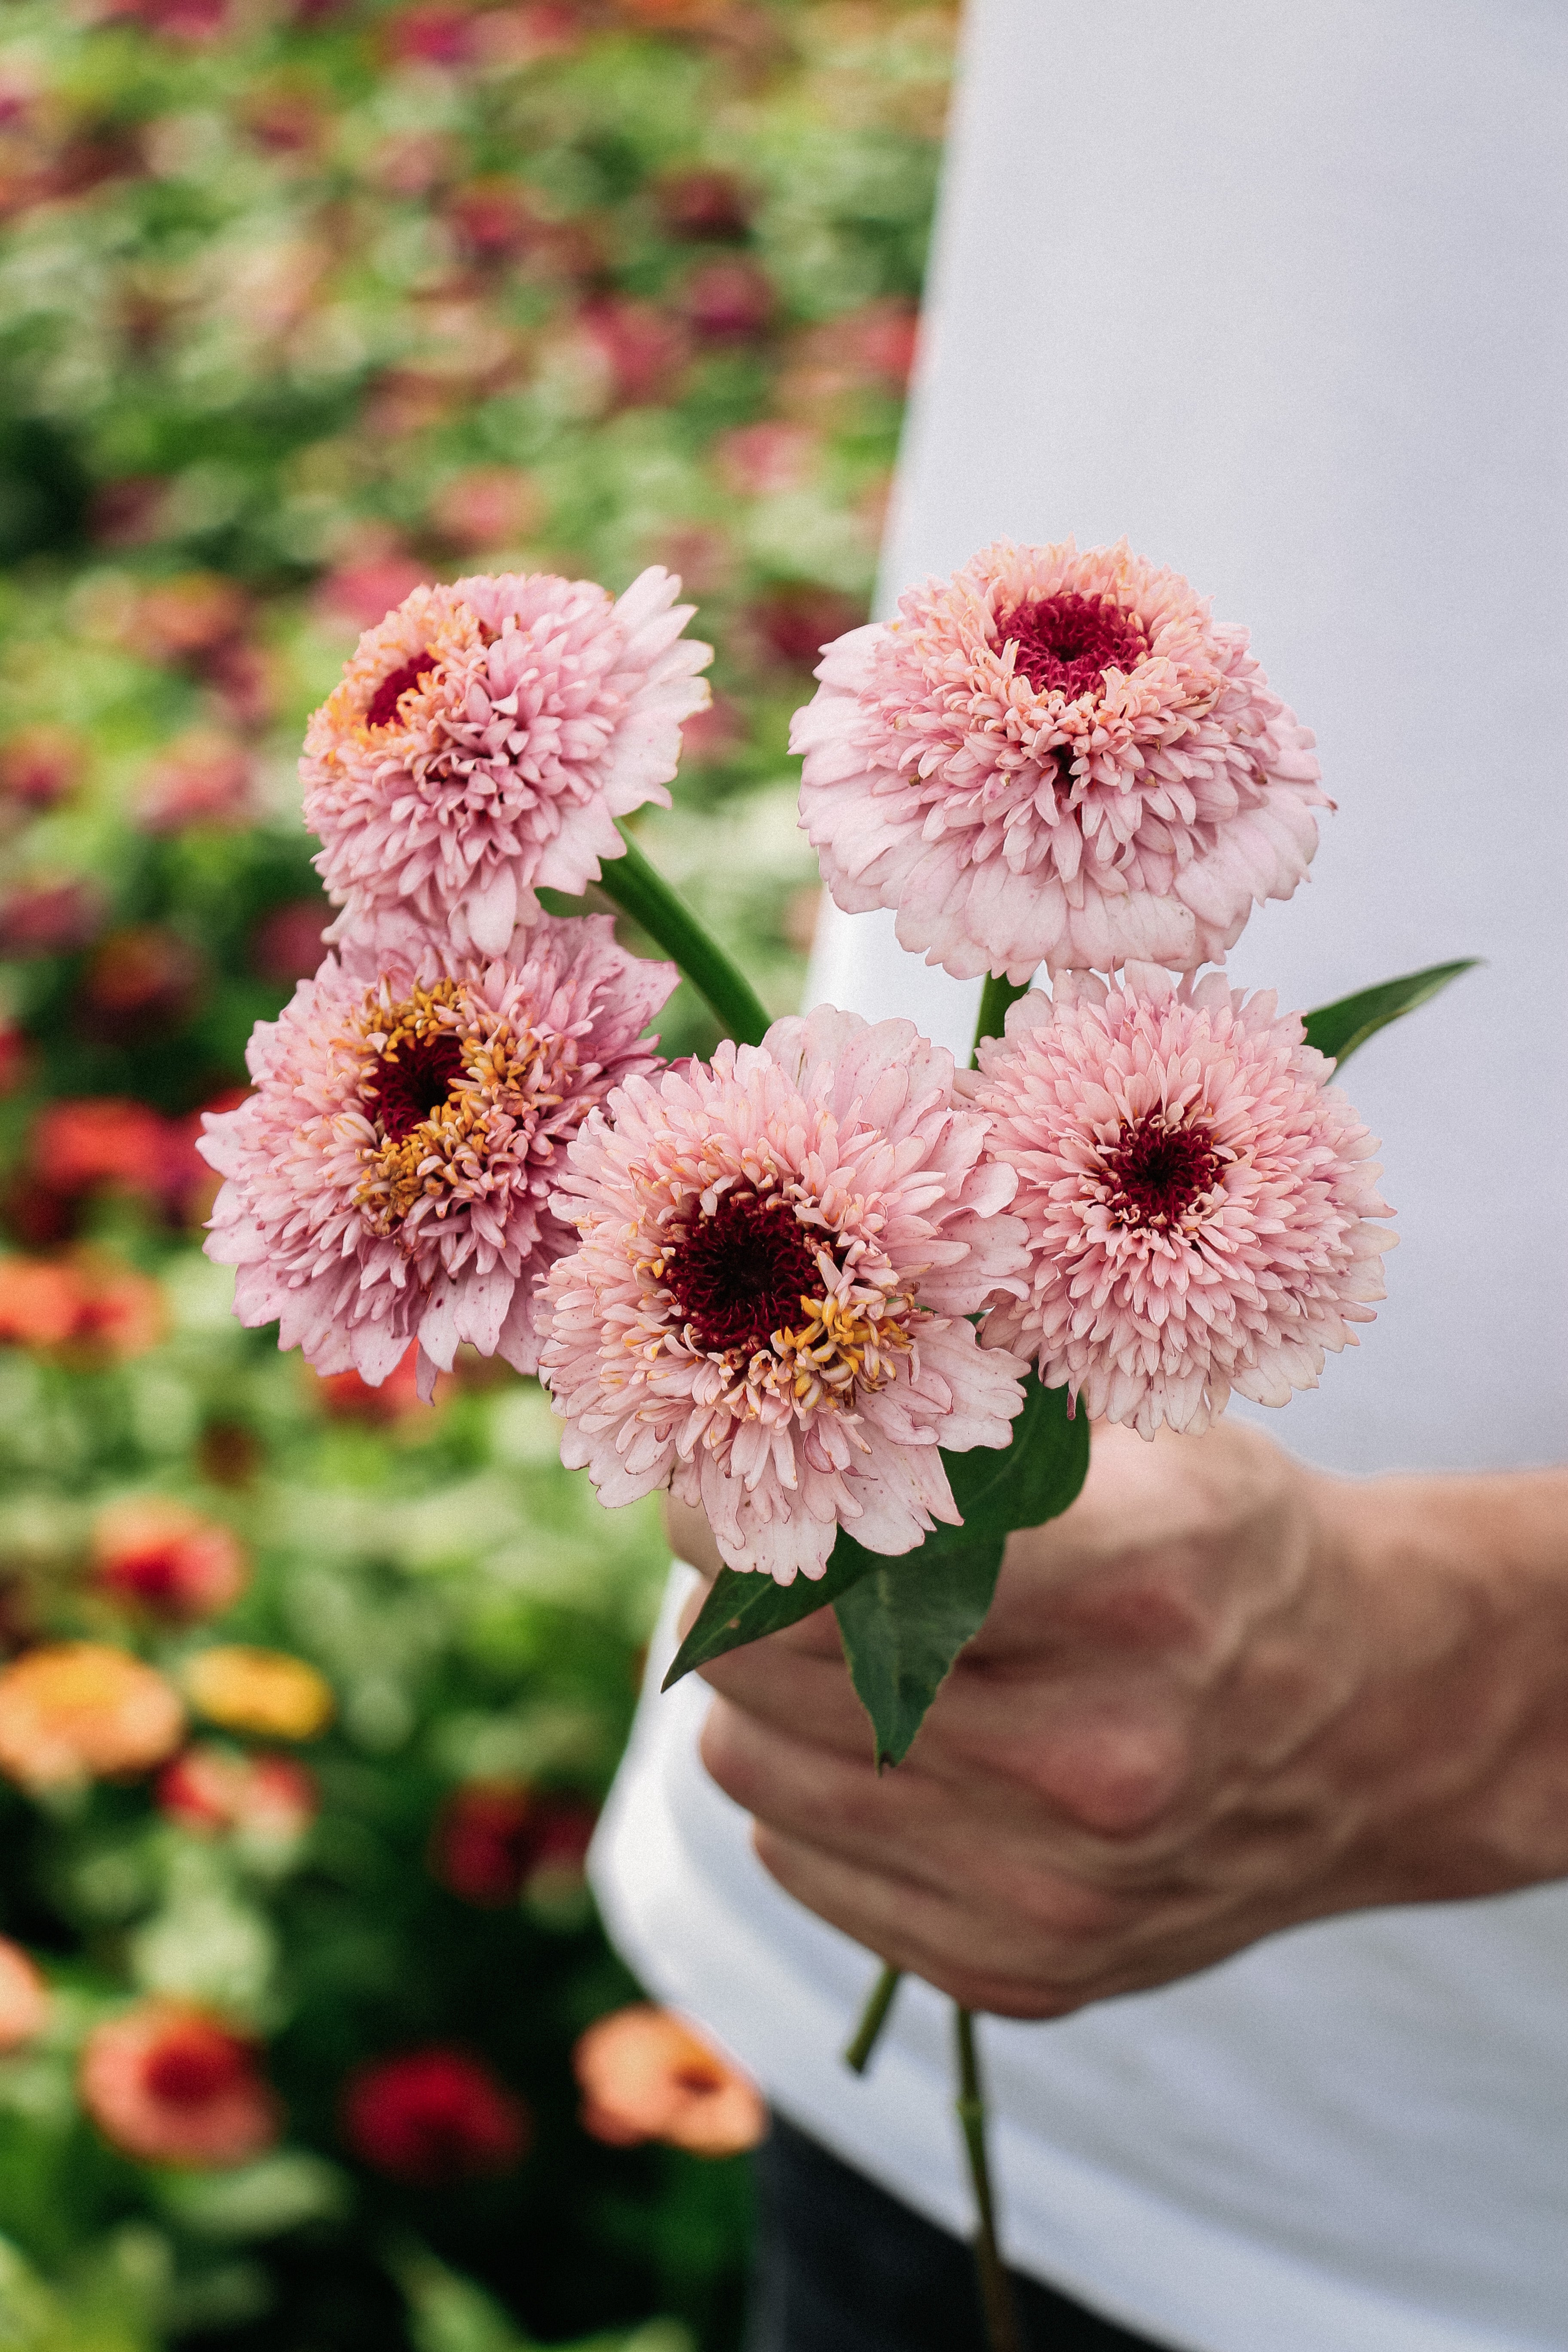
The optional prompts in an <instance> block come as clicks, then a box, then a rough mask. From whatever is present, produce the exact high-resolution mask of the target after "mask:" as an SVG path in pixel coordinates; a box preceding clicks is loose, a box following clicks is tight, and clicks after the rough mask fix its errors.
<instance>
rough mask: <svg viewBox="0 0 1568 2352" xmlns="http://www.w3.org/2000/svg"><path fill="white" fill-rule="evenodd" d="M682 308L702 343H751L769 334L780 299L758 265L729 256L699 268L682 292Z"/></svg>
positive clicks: (746, 258) (706, 262) (701, 265)
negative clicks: (767, 332) (760, 336)
mask: <svg viewBox="0 0 1568 2352" xmlns="http://www.w3.org/2000/svg"><path fill="white" fill-rule="evenodd" d="M680 307H681V310H682V313H683V315H684V316H685V319H686V321H687V324H688V325H689V327H690V329H691V331H692V333H693V334H694V335H695V336H696V337H697V339H698V341H700V342H703V343H749V342H754V341H756V339H757V337H758V336H759V335H762V334H764V333H765V332H766V331H767V329H768V327H769V325H770V324H771V323H772V320H773V312H774V310H776V309H777V307H778V297H777V295H776V294H775V293H774V291H773V281H772V280H771V279H770V278H769V277H768V275H767V272H766V271H765V270H764V269H763V268H761V267H760V266H759V264H758V263H756V262H754V261H752V260H751V259H749V258H748V257H746V256H745V255H743V254H732V255H731V254H727V255H726V256H725V257H723V259H718V258H715V259H713V260H712V261H704V262H701V263H700V264H699V266H698V267H697V268H695V269H694V270H693V271H692V273H691V275H690V277H689V278H688V279H687V281H686V284H685V286H684V288H683V289H682V290H681V297H680Z"/></svg>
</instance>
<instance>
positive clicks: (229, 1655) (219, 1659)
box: [184, 1642, 335, 1739]
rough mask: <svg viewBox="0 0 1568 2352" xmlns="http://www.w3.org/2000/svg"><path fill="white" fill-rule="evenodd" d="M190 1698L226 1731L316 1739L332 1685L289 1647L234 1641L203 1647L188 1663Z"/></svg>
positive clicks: (327, 1718) (328, 1710)
mask: <svg viewBox="0 0 1568 2352" xmlns="http://www.w3.org/2000/svg"><path fill="white" fill-rule="evenodd" d="M184 1679H185V1689H186V1692H187V1694H188V1695H189V1697H190V1700H191V1704H192V1705H193V1706H195V1708H196V1710H197V1711H198V1713H200V1714H202V1715H205V1717H207V1719H208V1721H209V1722H212V1723H220V1724H222V1726H223V1727H224V1729H225V1730H226V1731H248V1732H250V1733H252V1734H253V1735H254V1736H255V1737H256V1738H260V1739H314V1738H315V1737H316V1735H317V1733H318V1732H321V1731H324V1730H325V1729H326V1727H327V1726H328V1724H329V1723H330V1722H331V1719H332V1710H333V1706H334V1705H335V1701H334V1700H333V1697H332V1692H331V1684H330V1683H329V1682H328V1681H327V1680H326V1678H325V1676H324V1675H319V1674H318V1673H317V1672H316V1669H315V1667H314V1666H309V1665H307V1664H306V1663H305V1661H304V1659H303V1658H295V1657H290V1656H289V1653H288V1652H287V1651H286V1650H258V1649H252V1648H251V1647H250V1646H249V1645H248V1644H247V1643H242V1642H231V1643H223V1644H221V1645H220V1646H219V1647H218V1648H216V1649H212V1650H201V1651H199V1652H198V1653H197V1654H196V1655H195V1657H194V1658H192V1659H191V1660H190V1661H189V1663H188V1664H187V1665H186V1667H185V1669H184Z"/></svg>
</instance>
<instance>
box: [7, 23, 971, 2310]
mask: <svg viewBox="0 0 1568 2352" xmlns="http://www.w3.org/2000/svg"><path fill="white" fill-rule="evenodd" d="M951 39H952V15H951V11H950V10H949V9H948V8H947V7H946V6H941V5H895V0H833V5H819V4H818V0H582V5H574V0H523V5H504V0H503V5H448V0H416V5H405V6H391V5H374V0H357V5H356V0H91V4H90V5H74V6H68V5H60V0H4V5H0V215H3V216H4V225H3V226H0V561H3V562H4V566H5V570H4V576H3V578H0V958H3V961H0V1648H3V1652H4V1656H5V1660H6V1661H7V1663H5V1664H4V1666H3V1667H0V1776H3V1777H0V2345H4V2346H5V2347H6V2352H154V2347H164V2346H181V2347H195V2352H200V2347H213V2352H219V2347H226V2352H262V2347H266V2352H359V2347H364V2352H369V2347H373V2346H374V2347H376V2352H403V2347H407V2352H524V2347H529V2346H531V2345H534V2344H543V2343H551V2344H553V2343H572V2344H576V2345H579V2346H583V2345H588V2344H591V2345H592V2346H593V2347H595V2352H729V2347H733V2346H734V2345H735V2343H736V2342H737V2340H738V2330H739V2325H740V2315H741V2309H742V2290H743V2269H744V2261H745V2248H746V2231H747V2197H748V2187H747V2179H746V2174H745V2168H744V2163H743V2159H740V2158H735V2157H734V2156H732V2155H730V2154H728V2153H727V2152H726V2151H728V2150H731V2149H733V2148H735V2147H741V2146H743V2145H744V2144H745V2142H746V2141H747V2139H748V2138H749V2137H751V2136H752V2133H753V2132H754V2130H755V2128H756V2116H755V2112H754V2105H753V2103H752V2098H751V2095H750V2093H749V2091H748V2089H747V2087H746V2086H745V2085H743V2084H739V2083H738V2082H736V2080H735V2079H734V2078H733V2077H732V2076H731V2075H730V2074H728V2072H727V2070H726V2069H725V2068H724V2067H723V2065H722V2064H721V2063H720V2062H717V2061H716V2060H715V2059H714V2058H713V2057H712V2055H711V2053H706V2052H705V2051H704V2050H703V2049H702V2047H701V2046H700V2044H696V2043H693V2042H691V2041H690V2039H689V2036H687V2035H685V2033H684V2032H683V2030H682V2029H680V2028H679V2026H678V2025H676V2024H675V2023H674V2021H670V2020H668V2019H663V2018H661V2017H659V2016H658V2013H657V2012H650V2011H647V2010H646V2009H644V2008H642V2007H640V2006H638V2004H639V2002H640V1993H639V1990H638V1988H637V1986H636V1985H635V1984H633V1983H632V1981H631V1980H630V1979H629V1978H628V1977H627V1975H626V1971H625V1969H623V1968H622V1967H621V1966H620V1964H619V1963H618V1962H617V1961H616V1958H614V1957H613V1955H611V1954H610V1952H609V1951H608V1949H607V1948H606V1946H605V1942H604V1939H603V1937H602V1935H601V1934H600V1932H599V1930H598V1928H597V1926H596V1924H595V1920H594V1917H593V1915H592V1909H591V1906H590V1904H589V1902H588V1898H587V1896H586V1893H585V1890H584V1883H583V1870H582V1864H583V1854H584V1846H585V1843H586V1840H587V1837H588V1834H589V1832H590V1831H591V1828H592V1823H593V1819H594V1814H595V1808H596V1806H597V1804H598V1803H599V1802H600V1801H601V1800H602V1798H603V1795H604V1792H605V1789H606V1787H607V1785H608V1782H609V1779H610V1776H611V1773H612V1772H613V1769H614V1766H615V1762H616V1756H617V1754H618V1751H619V1748H620V1745H621V1743H622V1741H623V1739H624V1737H625V1734H626V1727H627V1725H628V1723H629V1719H630V1715H631V1710H632V1706H633V1704H634V1700H635V1694H636V1683H637V1668H638V1660H639V1652H640V1645H641V1644H642V1643H643V1642H644V1640H645V1639H646V1636H647V1630H648V1627H649V1624H650V1622H651V1620H652V1615H653V1611H654V1608H655V1605H656V1601H657V1597H658V1587H659V1584H660V1581H661V1579H662V1573H663V1567H664V1553H663V1548H662V1543H661V1538H660V1535H659V1529H658V1519H657V1515H656V1514H655V1513H654V1512H653V1511H651V1510H642V1509H635V1510H631V1511H626V1512H623V1513H617V1514H616V1515H614V1516H609V1515H604V1514H601V1513H600V1512H599V1511H598V1509H597V1507H596V1506H595V1504H594V1502H593V1500H592V1497H591V1495H590V1493H589V1490H588V1488H587V1487H586V1485H585V1484H584V1482H582V1481H579V1480H575V1479H573V1478H570V1477H568V1476H567V1475H566V1474H565V1473H564V1472H563V1471H562V1470H561V1469H560V1467H559V1464H558V1461H557V1458H556V1446H555V1428H556V1424H555V1423H553V1422H552V1416H551V1413H550V1411H549V1407H548V1404H547V1402H546V1401H545V1400H544V1399H543V1398H542V1395H541V1394H540V1392H539V1391H538V1390H537V1388H536V1387H534V1386H533V1385H532V1384H531V1383H530V1382H525V1381H521V1380H519V1379H518V1378H517V1377H516V1376H515V1375H513V1374H511V1373H510V1372H509V1371H505V1370H502V1369H501V1368H500V1367H499V1366H497V1365H495V1364H492V1363H483V1364H481V1363H480V1362H479V1361H478V1360H474V1361H472V1362H463V1361H460V1362H459V1367H458V1372H457V1373H456V1374H455V1375H454V1376H453V1377H452V1378H451V1379H450V1380H446V1381H443V1382H442V1384H441V1391H440V1392H439V1393H438V1396H437V1405H436V1408H435V1410H434V1411H430V1410H427V1409H426V1408H425V1407H423V1406H421V1405H419V1404H418V1403H417V1402H416V1399H415V1397H414V1394H413V1382H412V1366H411V1365H408V1366H405V1369H404V1370H403V1371H402V1372H400V1373H399V1374H397V1375H395V1377H394V1379H393V1380H392V1381H390V1382H388V1384H387V1386H386V1387H385V1388H384V1389H382V1390H380V1391H369V1390H367V1389H365V1388H363V1386H362V1385H361V1384H360V1383H359V1381H357V1379H356V1378H355V1377H354V1376H353V1375H348V1376H342V1377H339V1378H336V1379H331V1380H319V1379H317V1378H316V1377H315V1376H314V1375H313V1374H311V1373H310V1372H309V1371H308V1370H306V1369H305V1368H304V1367H302V1366H301V1364H300V1362H299V1360H297V1359H295V1358H284V1357H280V1356H279V1354H278V1353H277V1352H276V1349H275V1348H274V1347H273V1345H272V1342H271V1338H270V1335H268V1334H266V1333H258V1334H247V1333H246V1332H243V1331H241V1330H240V1329H239V1328H237V1326H236V1325H235V1324H234V1322H233V1321H232V1319H231V1318H230V1317H229V1314H228V1307H227V1301H228V1293H229V1287H230V1276H228V1275H227V1274H226V1272H224V1271H223V1270H221V1269H218V1268H215V1267H213V1266H210V1265H208V1264H207V1263H206V1261H205V1259H204V1258H203V1257H202V1255H201V1254H200V1232H201V1225H202V1221H203V1219H204V1217H205V1214H206V1212H207V1208H208V1205H209V1203H210V1200H211V1196H212V1191H213V1188H214V1184H215V1181H216V1180H214V1179H213V1178H212V1177H211V1176H210V1174H209V1172H208V1171H206V1170H205V1167H204V1165H203V1163H202V1162H201V1160H199V1159H197V1157H196V1156H195V1150H194V1139H195V1134H196V1133H197V1131H198V1119H199V1114H200V1112H201V1111H202V1109H203V1108H212V1107H214V1106H215V1105H223V1104H225V1103H226V1102H232V1101H233V1100H234V1099H236V1098H237V1089H238V1088H240V1087H243V1085H244V1082H245V1072H244V1065H243V1048H244V1045H245V1042H246V1039H247V1035H248V1033H249V1031H250V1028H251V1025H252V1024H253V1023H254V1022H255V1021H256V1020H258V1018H271V1017H272V1016H273V1015H275V1014H276V1013H277V1012H278V1010H279V1007H280V1006H281V1004H282V1003H284V1001H285V1000H286V998H287V996H288V995H289V992H290V990H291V988H292V986H293V984H294V982H296V980H297V979H299V978H300V976H302V975H303V974H305V973H307V972H309V971H311V970H313V969H314V966H315V964H316V962H317V961H318V960H319V955H320V947H319V938H320V932H321V926H322V923H323V921H324V919H325V902H324V900H323V899H322V898H321V892H320V888H319V886H318V885H317V883H316V880H315V877H314V875H313V873H312V871H311V868H310V862H309V848H310V845H309V843H308V841H307V838H306V836H305V834H304V831H303V827H302V825H301V823H300V813H299V785H298V781H297V778H296V775H295V761H296V758H297V755H298V751H299V744H300V735H301V732H302V730H303V725H304V720H305V718H306V715H307V713H308V712H309V711H310V709H311V708H312V707H313V705H314V704H315V703H316V702H318V701H319V700H320V699H321V698H322V696H323V695H324V694H325V692H326V691H327V690H328V688H330V686H331V683H332V682H333V679H334V678H335V677H336V674H337V671H338V669H339V667H340V666H341V664H342V661H343V659H344V658H345V656H347V654H348V653H349V652H350V651H351V650H352V647H353V641H354V638H355V635H356V634H357V632H358V631H359V630H360V629H362V628H363V627H365V626H367V625H370V624H371V623H373V622H374V621H376V620H378V619H379V618H380V617H381V615H382V614H383V613H384V611H385V610H386V608H387V607H388V606H389V605H390V604H394V603H395V602H396V601H398V600H399V599H400V598H401V597H402V596H403V595H405V593H407V591H408V590H409V589H410V588H411V587H412V586H414V585H415V584H416V583H418V582H419V581H421V580H438V579H443V578H449V577H451V576H453V575H454V574H456V573H457V572H463V571H472V570H475V569H483V570H490V571H494V570H501V569H511V570H541V569H549V570H552V571H556V572H564V573H566V574H568V575H569V576H586V577H593V578H597V579H601V580H603V581H604V582H605V583H606V584H607V585H608V586H609V587H610V588H611V589H613V590H615V591H616V592H618V591H619V590H620V589H621V588H623V587H624V586H625V585H626V583H627V582H628V581H629V580H630V579H631V578H632V577H633V576H634V574H635V573H636V572H637V571H638V570H639V569H640V568H641V567H642V566H643V565H645V564H646V563H648V562H663V563H666V564H668V565H669V566H670V567H671V568H673V569H675V570H677V571H679V572H681V573H682V574H683V575H684V578H685V581H686V583H687V590H688V593H689V594H691V595H693V596H694V597H695V598H696V599H697V601H698V602H699V604H700V619H699V622H698V624H697V629H698V633H699V634H700V635H703V636H705V637H708V638H710V640H711V641H712V642H713V643H714V644H715V645H716V646H717V647H718V648H719V657H718V660H717V662H716V664H715V667H714V671H713V678H714V684H715V690H716V691H715V703H714V708H713V709H712V711H711V712H710V713H706V714H704V715H703V716H702V717H701V718H700V719H697V720H694V721H692V722H691V723H690V724H689V728H688V730H687V739H686V757H685V761H684V764H683V771H682V776H681V780H680V782H679V784H678V786H677V787H676V805H675V808H674V809H673V810H672V811H670V812H668V814H665V813H660V812H657V811H655V812H651V813H650V814H648V816H647V820H646V823H644V824H643V825H642V833H643V837H644V839H645V840H646V842H647V845H648V847H649V849H650V851H651V852H652V854H653V855H654V856H656V858H657V859H658V862H659V864H660V865H661V866H663V867H664V869H665V870H666V871H667V872H668V874H669V875H670V876H671V877H672V878H673V879H675V880H676V881H677V882H678V883H679V885H680V886H681V887H683V888H684V889H686V890H687V891H688V892H689V895H690V896H691V897H692V898H693V899H694V900H695V901H696V902H697V903H698V905H699V906H700V909H701V911H702V912H703V913H704V914H705V916H706V917H707V918H708V919H709V921H710V923H711V925H712V926H713V928H714V929H716V930H717V931H718V932H719V933H720V934H721V936H723V937H725V938H727V939H728V940H730V941H731V942H732V943H735V944H743V945H744V948H745V950H746V956H747V962H748V968H749V969H750V970H751V971H752V973H753V974H754V975H755V976H757V977H758V980H759V983H760V985H761V986H762V987H763V992H764V993H765V994H766V995H767V997H768V999H769V1001H770V1002H771V1003H773V1004H774V1005H775V1006H776V1007H777V1008H778V1009H780V1010H783V1009H784V1008H785V1007H787V1006H788V1005H789V1004H790V1003H791V1002H792V999H793V996H794V993H795V990H796V988H797V987H798V983H799V978H800V973H801V970H802V959H803V953H804V948H805V941H806V939H807V937H808V935H809V930H810V925H811V920H812V916H813V910H814V906H813V896H812V884H813V880H814V863H813V860H812V859H811V856H810V855H809V852H807V851H806V850H805V845H804V843H803V842H802V841H801V839H800V837H799V835H797V833H796V831H795V812H794V800H795V778H794V776H793V775H792V773H791V772H790V770H789V766H788V763H787V761H786V760H785V757H784V737H785V730H786V724H787V719H788V715H789V713H790V711H791V709H793V708H794V707H795V704H796V703H797V702H798V701H799V700H801V699H802V698H803V689H804V688H805V682H806V678H807V674H808V672H809V668H810V665H811V663H812V661H813V659H814V658H815V649H816V646H818V645H819V644H820V643H821V642H822V640H823V639H824V638H826V637H827V636H830V635H834V634H835V633H837V631H838V630H840V629H842V628H843V627H845V626H846V625H849V624H850V623H852V622H853V621H854V620H856V619H858V617H860V615H861V614H863V612H864V609H865V605H866V600H867V597H868V591H869V586H870V580H871V572H872V567H873V562H874V555H875V549H876V544H877V540H878V536H879V528H880V518H881V510H882V505H883V501H884V499H885V495H886V490H887V485H888V479H889V469H890V466H891V461H892V456H893V449H894V443H895V438H896V435H897V430H898V423H899V415H900V402H901V398H902V392H903V385H904V381H905V378H906V375H907V372H908V368H909V363H910V356H911V352H912V344H913V322H914V312H915V301H916V297H917V293H918V287H919V278H920V270H921V259H922V254H923V248H924V240H925V236H926V229H927V222H928V216H929V213H930V207H931V194H932V187H933V182H934V174H935V164H936V155H937V143H938V140H939V136H940V130H941V119H942V106H943V102H944V98H945V89H946V77H947V73H948V68H949V63H950V49H951ZM628 943H629V944H633V945H637V944H641V943H640V942H638V941H637V940H635V939H633V940H630V941H629V942H628ZM661 1026H662V1030H663V1034H664V1040H665V1046H666V1050H668V1051H671V1052H677V1051H689V1050H692V1049H700V1048H702V1047H703V1046H705V1045H707V1044H708V1043H710V1039H711V1034H712V1033H711V1031H710V1028H709V1027H708V1026H707V1025H706V1015H705V1014H704V1013H703V1011H702V1009H701V1007H700V1005H698V1004H697V1003H695V1002H694V1001H692V1000H691V999H690V998H689V996H688V995H686V994H685V993H684V992H683V994H682V995H681V996H680V997H679V998H678V999H677V1000H676V1002H675V1003H674V1004H673V1006H672V1007H671V1010H670V1013H669V1014H668V1016H667V1017H666V1019H665V1021H664V1022H663V1024H661Z"/></svg>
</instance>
